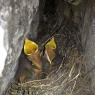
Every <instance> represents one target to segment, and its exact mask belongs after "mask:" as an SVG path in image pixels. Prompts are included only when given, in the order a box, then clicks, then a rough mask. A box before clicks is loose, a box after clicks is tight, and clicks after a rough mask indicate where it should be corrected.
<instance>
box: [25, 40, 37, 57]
mask: <svg viewBox="0 0 95 95" xmlns="http://www.w3.org/2000/svg"><path fill="white" fill-rule="evenodd" d="M36 51H38V45H37V44H36V43H35V42H33V41H31V40H29V39H25V44H24V53H25V54H26V55H31V54H33V53H35V52H36Z"/></svg>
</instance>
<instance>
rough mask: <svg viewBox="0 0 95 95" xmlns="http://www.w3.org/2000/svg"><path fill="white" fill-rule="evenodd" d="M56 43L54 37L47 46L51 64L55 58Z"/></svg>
mask: <svg viewBox="0 0 95 95" xmlns="http://www.w3.org/2000/svg"><path fill="white" fill-rule="evenodd" d="M55 50H56V43H55V40H54V37H53V38H52V39H51V40H50V41H49V42H47V44H46V45H45V55H46V58H47V60H48V61H49V63H50V64H51V63H52V61H53V59H54V58H55Z"/></svg>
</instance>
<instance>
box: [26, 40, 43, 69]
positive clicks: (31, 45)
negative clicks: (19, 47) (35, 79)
mask: <svg viewBox="0 0 95 95" xmlns="http://www.w3.org/2000/svg"><path fill="white" fill-rule="evenodd" d="M24 53H25V54H26V55H27V57H28V59H29V60H30V61H32V63H33V65H34V66H35V67H36V68H37V69H40V70H41V69H42V62H41V57H40V53H39V50H38V45H37V44H36V43H35V42H33V41H31V40H29V39H26V40H25V44H24Z"/></svg>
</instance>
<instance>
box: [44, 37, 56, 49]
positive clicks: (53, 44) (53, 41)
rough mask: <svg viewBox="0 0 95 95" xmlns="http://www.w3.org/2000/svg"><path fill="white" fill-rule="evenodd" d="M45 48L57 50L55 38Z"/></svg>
mask: <svg viewBox="0 0 95 95" xmlns="http://www.w3.org/2000/svg"><path fill="white" fill-rule="evenodd" d="M45 48H52V49H56V43H55V39H54V37H53V38H52V39H51V40H50V41H49V42H48V43H47V44H46V45H45Z"/></svg>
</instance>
